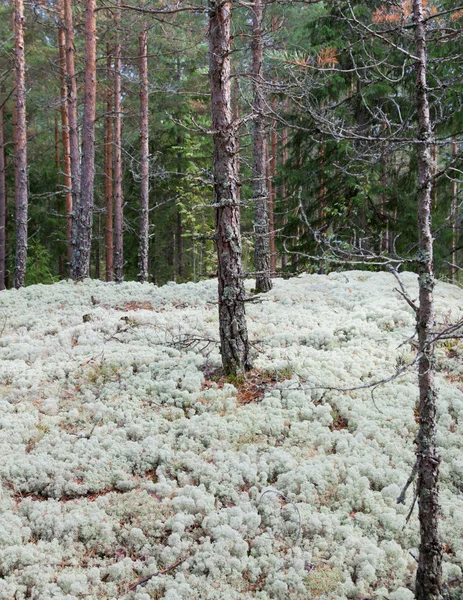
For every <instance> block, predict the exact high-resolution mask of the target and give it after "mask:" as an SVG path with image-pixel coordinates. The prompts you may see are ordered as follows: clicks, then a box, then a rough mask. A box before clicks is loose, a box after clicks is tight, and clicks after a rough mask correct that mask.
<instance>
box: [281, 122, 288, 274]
mask: <svg viewBox="0 0 463 600" xmlns="http://www.w3.org/2000/svg"><path fill="white" fill-rule="evenodd" d="M281 146H282V149H281V166H282V167H284V166H285V164H286V162H287V161H288V128H287V127H285V128H284V129H283V134H282V137H281ZM286 199H287V190H286V181H285V179H283V181H282V183H281V202H282V205H283V214H284V216H283V223H282V225H283V227H284V226H285V225H286V224H287V222H288V219H287V217H286V214H287V211H288V208H287V205H286ZM286 266H287V256H286V253H285V252H284V251H283V254H282V255H281V269H282V270H283V271H285V270H286Z"/></svg>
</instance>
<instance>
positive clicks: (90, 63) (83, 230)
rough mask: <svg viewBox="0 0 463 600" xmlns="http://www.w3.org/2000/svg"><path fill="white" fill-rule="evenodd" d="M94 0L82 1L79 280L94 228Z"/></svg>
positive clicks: (75, 267)
mask: <svg viewBox="0 0 463 600" xmlns="http://www.w3.org/2000/svg"><path fill="white" fill-rule="evenodd" d="M95 10H96V0H86V1H85V92H84V115H83V120H82V164H81V173H80V199H79V202H78V204H77V206H76V207H75V209H74V219H73V221H74V222H75V228H74V232H75V233H74V234H73V240H72V242H73V243H72V255H71V277H72V278H73V279H77V280H81V279H84V278H85V277H89V275H90V253H91V246H92V225H93V186H94V180H95V108H96V12H95Z"/></svg>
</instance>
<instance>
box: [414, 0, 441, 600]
mask: <svg viewBox="0 0 463 600" xmlns="http://www.w3.org/2000/svg"><path fill="white" fill-rule="evenodd" d="M413 19H414V23H415V54H416V56H417V61H416V108H417V114H418V137H419V140H420V142H419V144H418V146H417V153H418V236H419V237H418V239H419V263H418V268H419V302H420V304H419V310H418V314H417V329H418V344H419V348H418V351H419V357H420V358H419V366H418V370H419V375H418V378H419V413H418V414H419V417H418V419H419V429H418V434H417V439H416V456H417V460H418V484H417V495H418V504H419V521H420V552H419V559H418V570H417V574H416V593H415V597H416V598H417V600H441V598H442V595H441V578H442V547H441V544H440V540H439V533H438V514H439V503H438V491H439V488H438V477H439V462H440V457H439V456H438V454H437V450H436V439H435V436H436V400H437V390H436V387H435V382H434V366H433V363H434V360H433V344H432V341H431V340H432V331H433V327H434V299H433V288H434V285H435V280H434V273H433V239H432V231H431V202H432V188H433V186H432V173H433V167H434V165H433V159H432V148H433V132H432V126H431V118H430V112H429V102H428V89H427V54H426V24H425V17H424V11H423V0H413Z"/></svg>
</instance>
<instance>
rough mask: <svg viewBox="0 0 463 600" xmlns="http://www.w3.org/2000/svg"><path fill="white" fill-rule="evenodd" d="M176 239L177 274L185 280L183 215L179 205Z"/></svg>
mask: <svg viewBox="0 0 463 600" xmlns="http://www.w3.org/2000/svg"><path fill="white" fill-rule="evenodd" d="M175 239H176V244H177V261H176V263H177V264H176V266H177V275H178V280H179V281H180V282H181V281H182V280H183V276H184V272H185V269H184V264H183V217H182V210H181V208H180V207H179V206H177V234H176V238H175ZM176 281H177V280H176Z"/></svg>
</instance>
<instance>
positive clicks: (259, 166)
mask: <svg viewBox="0 0 463 600" xmlns="http://www.w3.org/2000/svg"><path fill="white" fill-rule="evenodd" d="M262 19H263V6H262V0H255V2H254V6H253V8H252V84H253V91H254V102H253V110H254V170H253V177H254V182H253V195H254V233H255V245H254V266H255V269H256V292H258V293H261V292H268V291H269V290H271V289H272V280H271V279H270V240H269V200H268V190H267V165H266V158H267V157H266V149H265V145H266V139H265V138H266V136H265V114H264V112H265V98H264V90H263V37H262V36H263V32H262Z"/></svg>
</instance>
